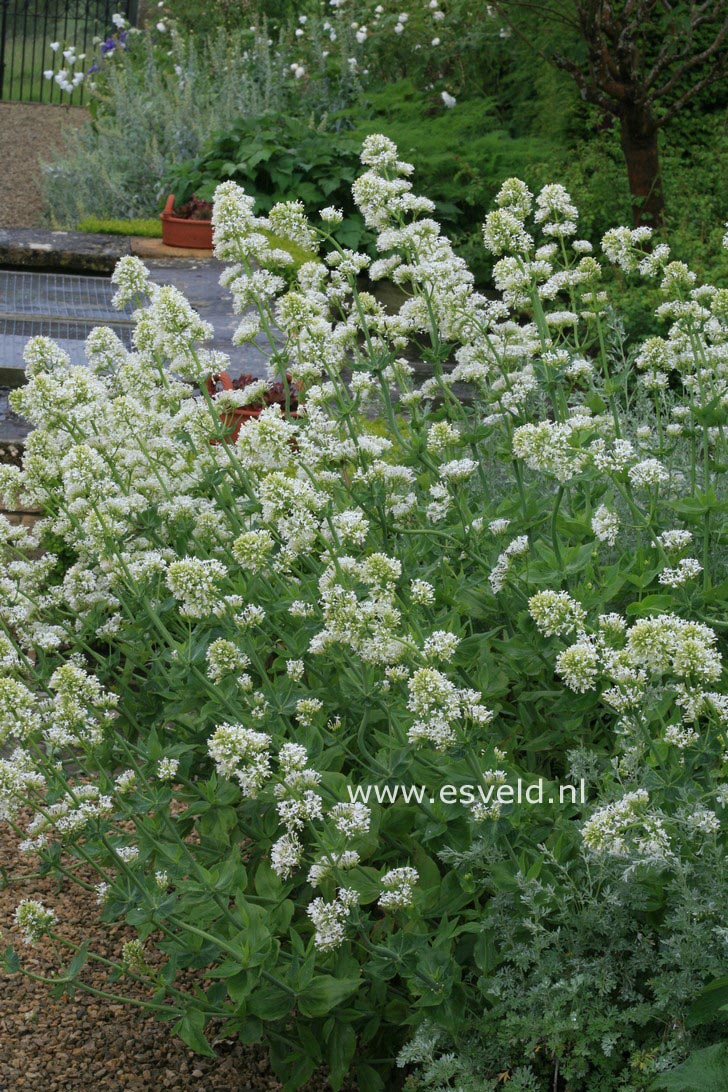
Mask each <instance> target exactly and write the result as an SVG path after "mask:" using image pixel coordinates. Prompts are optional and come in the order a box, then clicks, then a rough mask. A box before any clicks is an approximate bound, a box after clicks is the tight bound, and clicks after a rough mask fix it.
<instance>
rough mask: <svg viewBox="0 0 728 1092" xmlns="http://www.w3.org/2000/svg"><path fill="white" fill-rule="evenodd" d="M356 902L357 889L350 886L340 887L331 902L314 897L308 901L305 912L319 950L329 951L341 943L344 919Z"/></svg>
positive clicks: (343, 934)
mask: <svg viewBox="0 0 728 1092" xmlns="http://www.w3.org/2000/svg"><path fill="white" fill-rule="evenodd" d="M358 902H359V893H358V892H357V891H354V890H353V889H352V888H350V887H340V888H339V891H338V895H337V897H336V898H335V899H334V901H333V902H326V901H325V900H324V899H322V898H316V899H314V900H313V902H311V903H309V905H308V909H307V910H306V913H307V914H308V916H309V918H310V919H311V921H312V922H313V926H314V930H315V932H314V944H315V945H316V947H317V948H318V950H319V951H320V952H331V951H333V950H334V949H335V948H338V947H340V945H341V944H343V942H344V938H345V936H346V931H345V928H344V926H345V923H346V920H347V918H348V917H349V915H350V914H351V911H352V909H353V908H354V907H355V906H356V905H357V903H358Z"/></svg>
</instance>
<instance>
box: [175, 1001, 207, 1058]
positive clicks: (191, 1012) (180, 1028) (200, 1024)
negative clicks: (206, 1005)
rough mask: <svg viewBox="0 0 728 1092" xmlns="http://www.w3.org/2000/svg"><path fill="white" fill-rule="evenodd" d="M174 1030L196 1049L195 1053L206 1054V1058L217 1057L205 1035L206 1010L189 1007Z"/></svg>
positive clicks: (188, 1044) (192, 1048)
mask: <svg viewBox="0 0 728 1092" xmlns="http://www.w3.org/2000/svg"><path fill="white" fill-rule="evenodd" d="M172 1030H173V1031H174V1033H175V1035H179V1037H180V1039H181V1040H182V1042H183V1043H186V1044H187V1046H188V1047H189V1048H190V1049H191V1050H194V1052H195V1054H204V1056H205V1057H206V1058H216V1057H217V1055H216V1054H215V1051H214V1050H213V1049H212V1047H211V1046H210V1044H209V1043H208V1041H207V1039H206V1038H205V1035H204V1030H205V1014H204V1012H201V1011H200V1010H199V1009H188V1011H187V1012H186V1013H185V1014H184V1016H183V1017H182V1019H181V1020H178V1021H177V1023H176V1024H175V1025H174V1027H173V1028H172Z"/></svg>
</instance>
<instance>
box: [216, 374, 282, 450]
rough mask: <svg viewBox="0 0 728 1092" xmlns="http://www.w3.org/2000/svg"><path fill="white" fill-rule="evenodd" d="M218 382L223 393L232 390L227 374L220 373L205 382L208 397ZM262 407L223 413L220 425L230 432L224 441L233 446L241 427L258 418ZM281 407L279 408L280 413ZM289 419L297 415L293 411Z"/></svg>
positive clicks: (237, 409) (230, 380)
mask: <svg viewBox="0 0 728 1092" xmlns="http://www.w3.org/2000/svg"><path fill="white" fill-rule="evenodd" d="M218 381H219V383H220V386H221V387H222V389H223V390H224V391H230V390H233V381H232V379H231V378H230V376H229V375H228V373H227V372H220V374H219V375H211V376H210V377H209V378H208V379H207V381H206V384H205V385H206V387H207V391H208V394H209V395H210V397H212V395H213V394H214V393H215V391H216V390H217V384H218ZM262 410H263V406H238V407H236V408H235V409H231V410H226V411H225V413H221V414H220V424H221V425H222V426H223V427H224V428H226V429H229V430H230V431H229V432H228V434H227V437H226V439H227V440H228V441H229V442H230V443H231V444H234V443H235V441H236V440H237V438H238V436H239V435H240V429H241V428H242V426H243V425H246V424H247V423H248V421H252V420H253V418H255V417H260V414H261V411H262ZM282 412H283V407H281V413H282ZM290 416H291V417H297V416H298V414H297V413H296V411H295V410H293V411H292V412H291V414H290ZM218 442H219V441H218V440H212V443H213V444H216V443H218Z"/></svg>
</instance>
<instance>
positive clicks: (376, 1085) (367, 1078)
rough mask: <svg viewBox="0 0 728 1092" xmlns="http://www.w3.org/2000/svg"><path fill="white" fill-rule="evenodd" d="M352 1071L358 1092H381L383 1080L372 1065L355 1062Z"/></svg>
mask: <svg viewBox="0 0 728 1092" xmlns="http://www.w3.org/2000/svg"><path fill="white" fill-rule="evenodd" d="M354 1072H355V1073H356V1087H357V1089H358V1090H359V1092H383V1089H384V1081H383V1080H382V1078H381V1077H380V1076H379V1074H378V1073H377V1071H376V1069H373V1068H372V1066H370V1065H367V1063H366V1062H357V1065H356V1069H355V1071H354Z"/></svg>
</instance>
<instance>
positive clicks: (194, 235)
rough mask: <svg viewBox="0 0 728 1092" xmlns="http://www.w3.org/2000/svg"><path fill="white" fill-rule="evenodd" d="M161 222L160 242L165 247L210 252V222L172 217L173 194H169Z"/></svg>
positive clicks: (161, 214) (161, 215)
mask: <svg viewBox="0 0 728 1092" xmlns="http://www.w3.org/2000/svg"><path fill="white" fill-rule="evenodd" d="M159 218H160V220H161V221H162V242H163V243H164V244H165V245H166V246H184V247H189V248H190V249H191V250H212V220H186V219H185V218H184V217H182V216H175V215H174V194H173V193H170V195H169V197H168V198H167V204H166V205H165V206H164V212H162V213H160V216H159Z"/></svg>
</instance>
